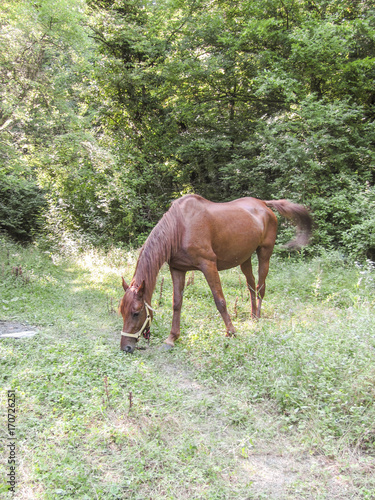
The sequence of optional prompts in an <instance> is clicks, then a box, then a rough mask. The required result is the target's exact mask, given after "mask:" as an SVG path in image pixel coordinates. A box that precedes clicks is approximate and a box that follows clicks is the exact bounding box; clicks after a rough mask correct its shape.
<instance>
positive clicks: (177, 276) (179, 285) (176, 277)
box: [165, 267, 186, 346]
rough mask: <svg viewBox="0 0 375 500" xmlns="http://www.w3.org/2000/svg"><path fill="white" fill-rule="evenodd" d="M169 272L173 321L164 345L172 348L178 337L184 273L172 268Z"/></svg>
mask: <svg viewBox="0 0 375 500" xmlns="http://www.w3.org/2000/svg"><path fill="white" fill-rule="evenodd" d="M170 272H171V275H172V282H173V319H172V328H171V333H170V334H169V337H168V338H167V340H166V341H165V343H166V344H168V345H171V346H174V342H175V340H177V339H178V337H179V336H180V319H181V307H182V297H183V291H184V287H185V274H186V273H185V271H178V270H177V269H174V268H173V267H171V268H170Z"/></svg>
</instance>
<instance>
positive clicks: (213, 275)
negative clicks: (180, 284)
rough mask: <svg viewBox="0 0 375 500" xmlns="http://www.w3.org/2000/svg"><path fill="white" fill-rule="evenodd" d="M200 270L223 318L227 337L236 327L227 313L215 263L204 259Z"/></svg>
mask: <svg viewBox="0 0 375 500" xmlns="http://www.w3.org/2000/svg"><path fill="white" fill-rule="evenodd" d="M201 270H202V272H203V274H204V276H205V278H206V280H207V283H208V284H209V286H210V288H211V292H212V295H213V296H214V300H215V304H216V307H217V310H218V311H219V313H220V314H221V316H222V318H223V320H224V323H225V328H226V330H227V337H230V336H231V335H232V334H233V333H235V331H236V329H235V328H234V326H233V325H232V321H231V319H230V316H229V314H228V310H227V303H226V301H225V298H224V294H223V289H222V287H221V282H220V277H219V273H218V270H217V267H216V264H215V263H214V262H211V261H206V262H205V263H204V264H203V265H202V267H201Z"/></svg>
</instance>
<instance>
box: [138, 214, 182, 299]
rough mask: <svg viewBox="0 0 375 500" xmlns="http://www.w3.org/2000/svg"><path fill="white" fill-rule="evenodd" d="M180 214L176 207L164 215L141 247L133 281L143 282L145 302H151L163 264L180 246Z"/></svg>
mask: <svg viewBox="0 0 375 500" xmlns="http://www.w3.org/2000/svg"><path fill="white" fill-rule="evenodd" d="M181 227H182V223H181V214H180V211H179V208H178V205H176V206H173V205H172V207H171V209H170V210H169V211H168V212H167V213H166V214H164V216H163V218H162V219H161V220H160V221H159V222H158V224H157V225H156V226H155V227H154V229H153V230H152V231H151V233H150V236H149V237H148V238H147V240H146V243H145V244H144V245H143V247H142V250H141V253H140V255H139V258H138V261H137V267H136V270H135V273H134V279H135V281H136V283H137V284H139V285H140V284H142V281H143V280H144V281H145V285H146V288H145V290H146V295H145V300H146V301H147V300H149V301H151V297H152V294H153V293H154V290H155V286H156V278H157V276H158V274H159V271H160V268H161V266H162V265H163V264H164V262H169V261H170V259H171V257H172V255H173V254H174V253H175V252H176V251H178V249H179V248H180V245H181V234H182V231H181Z"/></svg>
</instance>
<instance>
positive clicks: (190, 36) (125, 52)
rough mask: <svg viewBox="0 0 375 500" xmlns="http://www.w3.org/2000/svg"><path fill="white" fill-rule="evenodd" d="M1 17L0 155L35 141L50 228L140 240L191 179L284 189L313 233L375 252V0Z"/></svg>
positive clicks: (49, 9) (16, 12)
mask: <svg viewBox="0 0 375 500" xmlns="http://www.w3.org/2000/svg"><path fill="white" fill-rule="evenodd" d="M0 16H1V17H0V22H1V33H0V45H1V47H3V50H2V51H1V56H0V58H1V60H0V78H1V81H2V82H3V84H4V85H3V86H2V90H1V109H0V134H1V136H2V138H3V142H2V145H1V148H2V149H1V151H0V153H1V158H2V161H3V162H5V163H4V164H7V165H8V164H9V162H11V161H12V160H11V158H15V159H17V161H18V160H19V161H21V160H20V159H21V158H22V148H23V147H24V146H25V145H26V146H27V148H28V153H29V157H28V160H27V161H28V164H29V170H28V171H29V172H31V175H32V177H33V183H34V185H37V186H39V187H41V188H43V189H44V190H45V191H46V193H48V196H47V199H48V204H49V208H48V210H47V212H46V213H47V215H48V216H47V221H50V222H51V223H50V225H49V229H48V230H49V231H53V228H55V227H56V222H57V219H59V218H60V219H59V221H58V224H57V226H58V227H60V228H61V229H63V228H65V229H69V228H70V229H72V228H75V229H76V230H77V229H78V230H80V231H83V232H85V233H86V234H88V235H91V237H92V238H93V239H96V240H97V241H105V240H108V238H110V239H111V240H114V241H120V240H121V241H123V242H125V243H130V242H132V243H141V242H142V241H143V239H144V237H145V236H146V235H147V234H148V232H149V230H150V229H151V227H153V225H154V224H155V223H156V221H157V220H158V219H159V218H160V217H161V215H162V214H163V212H164V211H165V210H166V209H167V208H168V206H169V204H170V202H171V201H172V200H173V199H175V198H176V197H178V196H180V195H181V194H184V193H187V192H198V193H200V194H202V195H203V196H206V197H208V198H210V199H212V200H215V201H221V200H227V199H233V198H235V197H239V196H249V195H250V196H256V197H259V198H263V199H265V198H281V197H288V198H291V199H292V200H293V201H296V202H302V203H305V204H307V205H309V206H310V207H311V209H312V210H313V212H314V217H315V220H316V225H317V231H316V238H315V244H316V245H319V246H324V247H332V248H342V249H345V251H346V250H349V251H351V252H354V253H355V254H356V255H357V256H359V257H366V256H372V255H373V253H374V245H373V231H370V232H369V231H368V229H371V227H372V217H371V215H370V214H371V206H372V203H373V201H372V194H371V193H372V190H373V185H374V180H375V174H374V165H375V162H374V119H375V114H374V105H375V93H374V87H373V84H372V82H373V80H374V77H375V73H374V72H375V69H374V68H375V64H374V63H375V58H374V53H375V46H374V45H375V42H374V39H375V38H374V34H375V26H374V18H375V16H374V10H373V6H372V4H371V3H366V2H355V3H353V2H351V1H349V0H348V1H345V2H338V1H336V0H330V1H328V2H327V1H325V0H324V1H323V0H316V1H314V2H307V1H306V2H305V1H301V2H294V1H288V0H287V1H283V2H280V1H279V0H267V1H266V2H265V1H262V2H260V1H258V0H257V1H253V0H251V1H250V0H249V1H247V0H245V1H243V2H240V3H238V4H235V3H233V2H227V1H221V0H215V1H214V2H207V1H205V0H197V1H195V2H192V3H183V2H180V1H178V0H162V1H161V2H156V3H155V2H140V1H138V0H108V1H107V0H90V1H88V0H87V2H84V1H83V0H64V1H63V2H59V4H58V5H57V4H56V2H52V1H50V0H41V1H40V2H38V3H37V4H30V3H29V2H26V1H22V2H17V3H16V4H14V3H11V2H3V4H2V7H1V14H0ZM8 47H9V50H8V49H7V50H5V48H8ZM19 161H18V162H19ZM366 203H368V204H369V205H368V209H367V210H366V208H365V207H366ZM52 221H53V222H52ZM283 230H284V229H283V228H281V232H283ZM366 231H367V234H368V235H367V236H366ZM349 234H350V238H349V239H350V242H351V244H348V241H349V240H348V235H349ZM281 238H283V236H281Z"/></svg>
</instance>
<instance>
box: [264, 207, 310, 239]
mask: <svg viewBox="0 0 375 500" xmlns="http://www.w3.org/2000/svg"><path fill="white" fill-rule="evenodd" d="M265 204H266V205H267V206H268V207H271V208H274V209H275V210H277V211H278V212H279V213H280V215H282V216H284V217H286V218H287V219H291V220H293V222H294V223H295V224H296V226H297V235H296V238H295V239H294V240H291V241H289V243H287V244H286V245H284V246H285V247H287V248H291V249H298V248H301V247H303V246H305V245H308V244H309V242H310V238H311V232H312V218H311V216H310V213H309V211H308V210H307V208H305V207H304V206H303V205H298V204H296V203H292V202H291V201H288V200H270V201H265Z"/></svg>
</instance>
